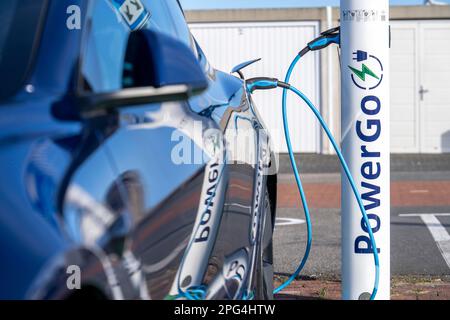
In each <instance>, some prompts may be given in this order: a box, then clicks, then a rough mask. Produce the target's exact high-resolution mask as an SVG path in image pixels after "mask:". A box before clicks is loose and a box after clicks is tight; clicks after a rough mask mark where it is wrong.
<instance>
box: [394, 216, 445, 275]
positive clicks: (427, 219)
mask: <svg viewBox="0 0 450 320" xmlns="http://www.w3.org/2000/svg"><path fill="white" fill-rule="evenodd" d="M399 216H400V217H420V218H421V219H422V221H423V223H425V225H426V226H427V228H428V230H429V231H430V233H431V235H432V236H433V239H434V241H436V244H437V246H438V248H439V251H440V252H441V254H442V257H443V258H444V260H445V262H446V263H447V266H448V268H449V269H450V234H448V232H447V230H446V229H445V228H444V226H443V225H442V224H441V222H440V221H439V220H438V218H436V217H449V216H450V213H436V214H434V213H429V214H400V215H399Z"/></svg>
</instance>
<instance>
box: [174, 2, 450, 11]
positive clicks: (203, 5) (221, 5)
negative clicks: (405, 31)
mask: <svg viewBox="0 0 450 320" xmlns="http://www.w3.org/2000/svg"><path fill="white" fill-rule="evenodd" d="M180 1H181V4H182V5H183V8H184V9H186V10H189V9H230V8H283V7H323V6H338V5H339V0H180ZM439 1H441V2H446V3H449V4H450V0H439ZM390 2H391V5H420V4H423V3H424V1H423V0H391V1H390Z"/></svg>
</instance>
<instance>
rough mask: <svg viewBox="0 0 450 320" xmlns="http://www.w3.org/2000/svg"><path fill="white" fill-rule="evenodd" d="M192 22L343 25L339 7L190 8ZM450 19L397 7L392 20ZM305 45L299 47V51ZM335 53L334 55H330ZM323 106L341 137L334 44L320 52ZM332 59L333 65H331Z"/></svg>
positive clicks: (326, 149) (326, 147) (435, 10)
mask: <svg viewBox="0 0 450 320" xmlns="http://www.w3.org/2000/svg"><path fill="white" fill-rule="evenodd" d="M186 17H187V20H188V22H189V23H215V22H221V23H231V22H273V21H319V22H320V29H321V30H322V31H325V30H327V29H329V26H330V24H331V26H332V27H334V26H338V25H339V17H340V13H339V9H338V8H288V9H284V8H283V9H240V10H195V11H187V12H186ZM430 19H435V20H438V19H450V6H395V7H391V20H430ZM300 49H302V48H299V50H300ZM330 55H331V56H330ZM320 57H321V58H320V70H321V71H320V93H321V106H320V109H321V111H322V114H323V115H324V117H325V119H326V120H327V123H329V124H330V127H331V129H332V131H333V134H334V136H335V137H340V135H341V133H340V119H341V115H340V103H341V98H340V92H341V91H340V90H341V89H340V63H339V56H338V50H337V48H336V47H330V48H328V49H327V50H322V51H321V52H320ZM330 62H331V66H330ZM321 153H323V154H331V153H334V152H333V150H332V148H331V145H330V144H329V142H328V139H327V137H326V136H325V135H324V134H322V135H321Z"/></svg>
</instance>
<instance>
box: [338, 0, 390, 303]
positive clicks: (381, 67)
mask: <svg viewBox="0 0 450 320" xmlns="http://www.w3.org/2000/svg"><path fill="white" fill-rule="evenodd" d="M340 9H341V64H342V65H341V70H342V75H341V76H342V79H341V81H342V106H341V108H342V113H341V114H342V120H341V121H342V122H341V124H342V149H343V153H344V157H345V158H346V160H347V161H348V165H349V168H350V171H351V173H352V175H353V176H354V178H355V182H356V183H357V186H358V189H359V191H360V193H361V194H362V198H363V202H364V206H365V209H366V211H367V214H368V216H369V220H370V223H371V228H372V231H373V233H374V235H375V239H376V243H377V248H378V250H379V258H380V283H379V287H378V294H377V297H376V298H377V299H390V141H389V140H390V138H389V135H390V130H389V129H390V128H389V126H390V121H389V111H390V108H389V104H390V101H389V70H390V69H389V47H390V29H389V1H388V0H341V8H340ZM367 230H368V229H367V226H366V225H365V224H364V222H363V221H362V215H361V213H360V211H359V209H358V205H357V202H356V201H355V199H354V196H353V194H352V191H351V187H350V184H349V183H348V182H347V180H346V179H345V176H344V175H343V177H342V296H343V298H344V299H351V300H356V299H368V298H369V297H370V293H371V292H372V289H373V283H374V278H375V267H374V260H373V254H372V247H371V243H370V240H369V235H368V232H367Z"/></svg>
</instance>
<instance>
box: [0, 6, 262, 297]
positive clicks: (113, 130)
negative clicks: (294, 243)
mask: <svg viewBox="0 0 450 320" xmlns="http://www.w3.org/2000/svg"><path fill="white" fill-rule="evenodd" d="M88 2H89V1H87V0H70V1H68V0H58V1H48V10H47V15H46V19H45V25H44V28H43V31H42V33H41V37H40V38H39V44H38V47H37V49H36V52H37V53H36V56H35V59H34V61H33V68H32V69H30V72H29V75H28V77H27V81H26V82H25V83H24V84H23V87H22V89H21V90H20V91H19V92H17V94H15V95H14V96H13V97H10V99H8V100H7V101H3V102H0V163H1V166H0V174H1V176H2V182H1V183H0V244H1V249H0V261H2V263H1V264H0V299H31V298H32V299H65V298H67V297H69V296H71V294H72V292H71V291H69V290H68V289H67V287H66V283H65V281H66V276H67V275H66V273H65V268H66V267H67V266H70V265H72V264H76V265H79V266H81V268H82V270H83V284H85V285H89V286H94V287H96V288H97V289H98V290H99V291H101V293H102V294H103V295H104V296H105V297H107V298H117V295H115V293H114V288H112V285H111V283H110V281H109V280H108V279H107V278H108V277H107V276H106V275H105V273H106V271H105V264H104V263H103V262H102V261H101V257H99V256H98V255H97V254H96V253H95V252H93V251H92V250H91V249H90V246H91V245H93V244H95V246H99V247H101V248H102V250H104V251H105V252H106V253H107V254H111V255H116V256H118V257H119V260H120V259H122V254H123V250H124V247H125V248H126V249H127V250H131V251H133V253H134V254H135V255H136V256H137V257H138V258H139V259H140V260H141V261H143V263H145V264H147V265H153V264H157V263H158V262H160V261H163V260H164V259H165V258H166V255H167V252H171V251H172V250H174V249H176V248H177V246H179V244H180V243H183V241H184V240H185V239H186V237H188V236H189V235H190V233H191V232H192V225H193V222H194V220H195V217H196V210H197V205H198V199H199V197H200V191H201V181H202V179H203V169H204V167H205V163H199V164H195V165H190V166H183V167H181V168H180V167H176V166H174V165H173V164H172V162H171V161H169V159H167V158H164V155H167V154H168V151H167V150H166V151H165V152H161V153H160V156H158V153H155V146H158V145H160V146H161V144H160V143H159V142H158V141H162V139H164V141H170V134H171V132H172V131H173V130H175V129H177V126H176V125H174V124H164V123H161V124H160V125H156V126H155V121H154V120H152V118H151V117H148V116H149V115H152V114H155V113H158V112H162V113H170V112H173V108H178V109H180V110H183V111H182V112H184V115H185V116H186V117H187V118H188V119H190V120H189V121H194V120H199V121H201V122H202V123H204V124H205V126H206V127H210V128H220V129H222V130H226V128H227V127H229V125H230V123H231V124H232V123H234V121H230V119H234V117H248V118H251V119H253V120H255V121H256V122H258V123H259V122H260V119H259V117H258V116H257V115H256V114H255V113H254V112H253V111H252V110H253V109H252V108H251V102H249V100H248V99H249V98H248V97H247V94H246V91H245V88H244V86H243V81H241V80H240V79H237V78H235V77H233V76H230V75H228V74H225V73H223V72H220V71H217V70H214V69H213V68H211V66H210V65H209V63H207V61H206V59H205V58H204V55H203V56H201V57H199V59H200V64H201V66H202V67H203V69H204V71H205V74H206V75H207V76H208V79H209V82H210V86H209V88H208V90H207V91H206V92H204V93H203V94H202V95H200V96H196V97H194V98H192V99H191V100H190V101H189V102H188V104H185V103H174V105H171V104H165V105H149V106H144V107H139V108H129V109H124V110H123V111H120V113H119V115H117V117H111V118H106V119H102V120H93V121H91V122H90V121H87V122H76V121H62V120H60V119H57V118H55V116H54V110H53V108H54V107H55V105H56V104H57V103H58V102H60V101H62V99H63V98H64V97H65V96H66V95H67V94H73V93H75V92H76V91H77V76H78V71H77V70H78V66H79V63H80V53H81V51H82V50H81V48H82V43H83V42H82V41H83V37H82V36H83V31H82V30H68V29H66V28H61V25H65V22H66V21H65V19H66V15H64V14H61V12H65V10H66V8H67V7H68V6H70V5H78V6H79V7H80V8H81V12H87V8H88ZM154 14H155V13H154ZM83 18H84V17H83ZM172 54H175V53H172ZM180 58H182V57H180ZM30 88H32V90H30ZM59 107H60V106H59ZM171 108H172V109H171ZM180 112H181V111H180ZM130 119H134V120H133V121H131V122H130ZM136 119H137V122H136ZM145 124H148V125H149V126H148V127H145ZM156 124H157V121H156ZM138 125H141V127H139V126H138ZM142 125H143V126H142ZM152 125H153V126H152ZM244 126H246V125H245V124H244V125H243V127H244ZM253 129H254V128H253ZM147 145H148V147H146V146H147ZM162 147H163V148H169V145H167V144H163V145H162ZM159 151H160V150H159ZM127 154H128V155H129V157H128V158H127V157H126V156H124V155H127ZM254 177H255V170H254V168H252V167H251V166H230V177H229V180H230V182H229V185H230V186H231V187H230V188H229V190H228V191H227V196H226V200H225V202H226V203H225V205H224V213H223V215H224V218H223V219H224V223H223V226H222V227H221V230H220V233H219V235H218V237H217V243H216V247H215V249H214V253H213V259H215V261H219V262H220V261H222V262H221V263H223V259H224V258H225V256H226V255H227V254H229V253H230V252H233V251H235V250H238V249H239V248H241V247H250V244H249V239H248V233H249V225H250V220H249V217H247V218H246V217H245V215H246V214H248V213H247V212H246V211H245V210H244V211H243V209H242V208H239V207H233V206H234V205H240V206H241V207H251V206H252V199H251V194H250V195H247V196H245V195H242V192H241V189H242V187H243V186H244V187H245V188H247V189H248V190H253V188H254ZM130 181H131V182H130ZM158 181H161V183H158ZM71 188H72V189H73V188H75V189H74V190H80V189H82V190H85V191H86V194H88V195H89V197H90V199H92V200H93V201H96V202H98V203H100V204H103V205H105V206H108V209H109V210H110V211H111V213H112V214H113V215H114V217H115V220H114V223H113V224H112V225H110V226H108V228H107V229H105V230H103V231H102V232H100V233H99V234H98V237H93V239H91V238H89V239H87V238H86V232H88V231H89V230H83V228H82V227H81V226H80V220H79V215H78V213H79V210H83V208H80V207H77V206H74V205H73V203H72V204H71V203H70V201H69V200H68V197H69V195H68V190H72V189H71ZM76 188H79V189H76ZM233 188H234V189H233ZM240 188H241V189H240ZM123 190H128V191H129V193H128V194H127V191H125V195H124V191H123ZM130 190H131V191H130ZM250 193H252V192H251V191H250ZM136 194H139V195H141V196H142V199H140V200H139V201H137V200H136V201H134V200H133V199H130V198H131V196H134V195H136ZM236 194H238V195H239V194H240V195H239V196H236ZM111 195H114V197H112V196H111ZM108 199H109V200H111V199H112V200H111V201H108ZM141 200H142V203H140V201H141ZM117 201H118V202H119V203H117ZM133 201H134V202H133ZM135 202H136V203H135ZM138 202H139V203H138ZM177 204H181V205H182V206H183V207H181V208H180V207H179V206H177ZM133 205H135V207H136V208H137V207H139V210H134V211H133ZM127 208H128V209H127ZM130 208H131V209H130ZM85 215H86V216H89V213H86V214H85ZM168 219H169V220H168ZM180 223H181V224H180ZM155 226H159V228H156V229H155ZM230 232H232V233H233V234H236V237H235V238H234V239H232V240H231V242H230V238H229V236H228V235H229V234H230ZM89 237H91V235H90V234H89ZM180 259H181V253H180V254H179V255H178V256H176V257H175V258H174V259H173V261H171V262H170V264H169V265H168V266H167V268H166V269H170V270H172V269H173V270H175V271H176V267H177V264H178V263H179V260H180ZM216 263H218V262H216ZM113 268H114V269H115V272H116V273H117V275H118V277H119V282H120V283H121V291H122V294H123V297H124V298H129V299H135V298H142V295H141V294H142V292H141V293H140V292H138V290H137V289H136V288H135V287H133V284H132V283H131V282H132V281H131V279H130V277H129V275H127V270H125V269H126V268H124V267H122V266H121V265H120V266H114V267H113ZM146 276H147V279H146V282H147V285H148V286H149V288H150V289H149V290H150V291H151V292H150V293H151V297H152V298H164V296H165V295H166V294H167V292H168V289H170V285H167V284H166V282H167V283H170V281H169V280H168V279H173V278H174V276H175V273H174V272H171V273H170V272H169V273H167V272H165V273H164V272H163V270H159V271H154V272H153V273H149V274H147V275H146ZM209 276H213V275H211V274H209Z"/></svg>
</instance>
